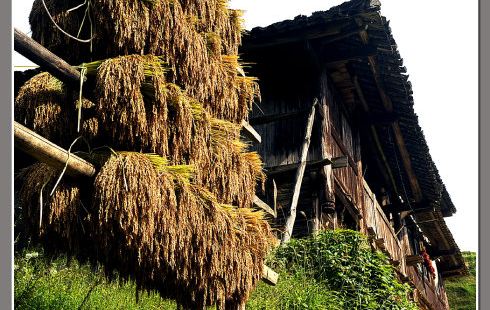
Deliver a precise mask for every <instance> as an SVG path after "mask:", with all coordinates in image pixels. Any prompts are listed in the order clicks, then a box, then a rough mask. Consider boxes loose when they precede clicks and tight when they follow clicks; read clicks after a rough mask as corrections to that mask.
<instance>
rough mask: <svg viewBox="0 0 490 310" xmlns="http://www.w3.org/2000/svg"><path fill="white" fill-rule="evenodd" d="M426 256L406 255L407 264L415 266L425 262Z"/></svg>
mask: <svg viewBox="0 0 490 310" xmlns="http://www.w3.org/2000/svg"><path fill="white" fill-rule="evenodd" d="M423 262H424V258H423V257H422V256H421V255H406V256H405V264H407V266H415V265H417V264H420V263H423Z"/></svg>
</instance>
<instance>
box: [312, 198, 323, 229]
mask: <svg viewBox="0 0 490 310" xmlns="http://www.w3.org/2000/svg"><path fill="white" fill-rule="evenodd" d="M312 199H313V206H312V207H313V215H314V218H313V229H312V233H313V235H316V234H317V233H318V231H319V230H320V215H321V213H320V199H319V198H318V194H317V193H316V192H314V193H313V197H312Z"/></svg>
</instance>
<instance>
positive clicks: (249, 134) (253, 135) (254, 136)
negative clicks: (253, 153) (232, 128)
mask: <svg viewBox="0 0 490 310" xmlns="http://www.w3.org/2000/svg"><path fill="white" fill-rule="evenodd" d="M242 132H243V135H244V136H245V137H246V138H248V139H249V140H250V141H253V142H255V143H262V138H261V137H260V135H259V133H258V132H257V131H255V129H253V127H252V126H250V124H249V123H248V122H247V121H245V120H242Z"/></svg>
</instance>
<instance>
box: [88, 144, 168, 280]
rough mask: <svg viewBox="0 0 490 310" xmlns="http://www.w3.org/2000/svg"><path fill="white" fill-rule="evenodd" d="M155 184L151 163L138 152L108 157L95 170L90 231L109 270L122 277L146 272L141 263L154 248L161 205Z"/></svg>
mask: <svg viewBox="0 0 490 310" xmlns="http://www.w3.org/2000/svg"><path fill="white" fill-rule="evenodd" d="M142 180H144V182H142ZM158 185H159V183H158V180H157V173H156V171H155V169H154V168H153V166H152V163H151V162H150V161H149V160H148V159H147V158H146V157H145V156H144V155H143V154H138V153H127V154H120V155H118V156H117V157H111V158H110V159H109V160H108V161H107V162H106V163H105V165H104V166H103V167H102V168H101V170H100V172H99V173H98V174H97V177H96V178H95V182H94V199H93V210H94V214H95V217H96V218H97V220H96V221H94V227H92V231H93V235H94V241H95V243H96V248H97V249H98V253H99V259H100V260H101V262H102V263H103V264H104V266H105V267H106V272H107V273H108V274H110V273H111V272H112V271H113V270H117V271H118V272H119V274H120V275H121V277H123V278H128V277H130V276H131V277H134V278H136V279H138V280H139V281H143V280H141V279H144V277H146V276H147V275H146V274H147V273H146V270H143V269H144V268H141V266H143V260H146V259H149V257H151V255H152V252H153V249H152V247H153V239H154V234H155V226H154V225H155V219H156V215H157V211H158V210H159V209H160V208H161V207H162V205H161V200H160V195H159V190H160V189H159V186H158ZM150 275H151V273H150ZM140 278H141V279H140Z"/></svg>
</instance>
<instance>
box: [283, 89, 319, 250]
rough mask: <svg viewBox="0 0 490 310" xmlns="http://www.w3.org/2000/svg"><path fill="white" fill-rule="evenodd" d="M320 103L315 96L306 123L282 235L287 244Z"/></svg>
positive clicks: (294, 218)
mask: <svg viewBox="0 0 490 310" xmlns="http://www.w3.org/2000/svg"><path fill="white" fill-rule="evenodd" d="M317 105H318V99H316V98H315V100H314V102H313V105H312V107H311V112H310V115H309V116H308V122H307V124H306V134H305V139H304V142H303V146H302V148H301V163H300V166H299V167H298V170H297V172H296V181H295V185H294V192H293V199H292V201H291V209H290V211H289V216H288V218H287V220H286V227H285V232H284V234H283V236H282V240H281V243H282V244H286V243H288V242H289V240H290V239H291V236H292V234H293V227H294V222H295V221H296V207H297V206H298V199H299V193H300V190H301V183H302V182H303V175H304V172H305V168H306V157H307V156H308V149H309V147H310V142H311V133H312V131H313V123H314V121H315V108H316V106H317Z"/></svg>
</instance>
